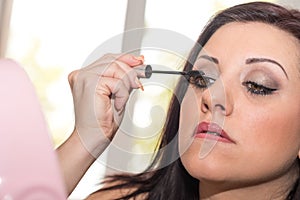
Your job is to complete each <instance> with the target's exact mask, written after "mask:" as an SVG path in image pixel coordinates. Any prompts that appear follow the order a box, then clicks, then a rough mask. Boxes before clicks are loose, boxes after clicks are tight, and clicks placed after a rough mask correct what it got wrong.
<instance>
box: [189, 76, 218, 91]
mask: <svg viewBox="0 0 300 200" xmlns="http://www.w3.org/2000/svg"><path fill="white" fill-rule="evenodd" d="M215 81H216V80H215V79H213V78H211V77H208V76H199V77H190V78H189V83H190V84H191V85H194V86H195V87H197V88H199V89H206V88H208V87H209V86H211V85H212V84H213V83H214V82H215Z"/></svg>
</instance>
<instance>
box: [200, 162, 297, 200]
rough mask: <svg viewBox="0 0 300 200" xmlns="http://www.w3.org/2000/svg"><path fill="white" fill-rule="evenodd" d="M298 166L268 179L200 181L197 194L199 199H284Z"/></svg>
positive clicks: (291, 185)
mask: <svg viewBox="0 0 300 200" xmlns="http://www.w3.org/2000/svg"><path fill="white" fill-rule="evenodd" d="M298 174H299V168H298V167H294V168H293V169H291V170H290V171H289V172H288V173H286V174H285V175H283V176H280V177H278V178H275V179H273V180H270V181H262V182H260V183H255V184H254V183H253V184H247V185H246V184H242V183H241V182H239V183H228V182H226V183H224V182H222V183H220V182H217V183H216V182H212V181H205V180H203V181H200V184H199V194H200V199H201V200H223V199H230V200H240V199H245V200H248V199H249V200H253V199H257V200H260V199H261V200H263V199H272V200H285V199H286V198H287V196H288V194H289V192H290V190H291V189H292V188H293V186H294V184H295V182H296V181H297V178H298V176H299V175H298Z"/></svg>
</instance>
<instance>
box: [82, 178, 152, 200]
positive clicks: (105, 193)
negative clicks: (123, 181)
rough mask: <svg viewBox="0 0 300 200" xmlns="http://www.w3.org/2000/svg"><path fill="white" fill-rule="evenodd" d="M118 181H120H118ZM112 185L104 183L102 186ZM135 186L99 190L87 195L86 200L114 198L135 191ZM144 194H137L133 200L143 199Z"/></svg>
mask: <svg viewBox="0 0 300 200" xmlns="http://www.w3.org/2000/svg"><path fill="white" fill-rule="evenodd" d="M119 183H120V182H119ZM119 183H114V184H113V185H118V184H119ZM113 185H105V186H104V187H110V186H113ZM136 189H137V188H122V189H113V190H102V191H101V190H100V191H97V192H94V193H93V194H91V195H89V196H88V197H87V198H86V200H114V199H119V198H122V197H124V196H126V195H128V194H130V193H131V192H133V191H135V190H136ZM145 197H146V195H145V194H143V195H138V196H137V197H135V199H134V200H145V199H146V198H145Z"/></svg>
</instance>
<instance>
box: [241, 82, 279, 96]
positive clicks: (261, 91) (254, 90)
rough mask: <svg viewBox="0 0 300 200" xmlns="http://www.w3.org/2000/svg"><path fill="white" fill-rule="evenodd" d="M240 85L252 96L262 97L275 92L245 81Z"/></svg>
mask: <svg viewBox="0 0 300 200" xmlns="http://www.w3.org/2000/svg"><path fill="white" fill-rule="evenodd" d="M242 84H243V86H245V87H246V88H247V91H248V92H250V93H251V94H254V95H262V96H265V95H270V94H272V93H273V92H274V91H276V90H277V89H275V88H270V87H266V86H264V85H261V84H258V83H255V82H253V81H246V82H243V83H242Z"/></svg>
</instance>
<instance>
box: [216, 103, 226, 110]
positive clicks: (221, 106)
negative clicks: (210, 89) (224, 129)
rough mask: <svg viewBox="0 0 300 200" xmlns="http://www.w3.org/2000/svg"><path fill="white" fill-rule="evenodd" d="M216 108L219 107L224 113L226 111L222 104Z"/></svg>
mask: <svg viewBox="0 0 300 200" xmlns="http://www.w3.org/2000/svg"><path fill="white" fill-rule="evenodd" d="M215 107H216V108H217V107H219V108H220V109H221V110H222V111H225V107H224V106H223V105H222V104H216V105H215Z"/></svg>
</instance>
